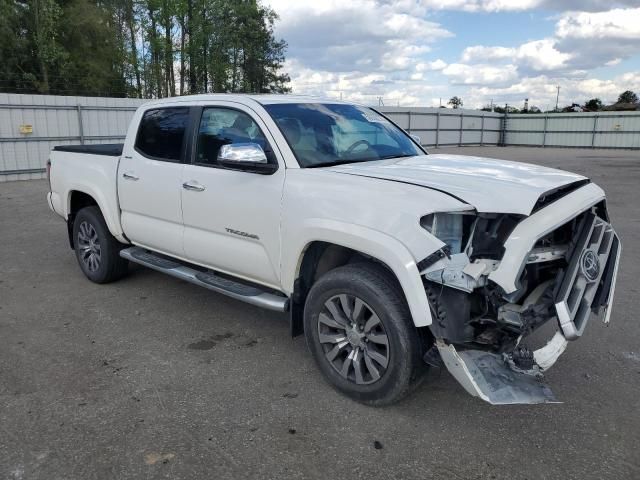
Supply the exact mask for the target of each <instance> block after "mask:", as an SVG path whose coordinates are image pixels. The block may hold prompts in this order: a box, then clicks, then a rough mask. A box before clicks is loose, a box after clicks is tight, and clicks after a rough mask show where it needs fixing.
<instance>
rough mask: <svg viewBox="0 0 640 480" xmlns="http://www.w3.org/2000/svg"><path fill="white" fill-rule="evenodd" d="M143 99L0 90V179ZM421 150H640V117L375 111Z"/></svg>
mask: <svg viewBox="0 0 640 480" xmlns="http://www.w3.org/2000/svg"><path fill="white" fill-rule="evenodd" d="M142 103H144V100H138V99H131V98H99V97H65V96H49V95H18V94H6V93H0V182H2V181H8V180H22V179H30V178H42V177H43V175H44V165H45V162H46V160H47V157H48V154H49V151H50V150H51V148H53V146H55V145H65V144H67V145H69V144H82V143H87V144H88V143H120V142H122V140H123V139H124V136H125V134H126V131H127V126H128V125H129V121H130V119H131V117H132V115H133V112H134V111H135V109H136V108H137V107H138V106H139V105H140V104H142ZM380 111H382V112H383V113H385V114H386V115H387V116H389V118H391V119H392V120H393V121H394V122H396V123H397V124H398V125H400V127H402V128H404V129H406V130H407V131H408V132H409V133H411V134H415V135H418V136H419V137H420V139H421V141H422V144H423V145H425V146H427V147H447V146H464V145H527V146H536V147H577V148H634V149H640V112H600V113H570V114H538V115H522V114H516V115H507V116H504V115H501V114H499V113H492V112H481V111H477V110H463V109H458V110H451V109H444V108H421V107H419V108H406V107H381V108H380Z"/></svg>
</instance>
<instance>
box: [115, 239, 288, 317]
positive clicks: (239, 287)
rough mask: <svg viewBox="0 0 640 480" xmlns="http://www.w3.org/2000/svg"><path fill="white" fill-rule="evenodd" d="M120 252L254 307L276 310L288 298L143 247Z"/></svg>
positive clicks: (280, 309)
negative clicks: (191, 266) (196, 267)
mask: <svg viewBox="0 0 640 480" xmlns="http://www.w3.org/2000/svg"><path fill="white" fill-rule="evenodd" d="M120 256H121V257H122V258H125V259H127V260H129V261H130V262H133V263H138V264H140V265H143V266H145V267H148V268H151V269H153V270H157V271H158V272H162V273H166V274H167V275H171V276H172V277H176V278H179V279H180V280H184V281H186V282H189V283H193V284H195V285H199V286H201V287H204V288H208V289H209V290H213V291H214V292H217V293H222V294H223V295H227V296H228V297H231V298H235V299H236V300H241V301H243V302H246V303H250V304H252V305H256V306H258V307H262V308H266V309H268V310H275V311H277V312H286V311H287V310H288V308H289V299H288V298H287V297H285V296H284V295H277V294H275V293H270V292H267V291H265V290H262V289H261V288H260V287H259V286H252V285H247V284H246V283H240V282H236V281H233V280H231V279H229V278H227V277H223V276H221V275H218V274H217V273H215V272H214V271H212V270H205V271H199V270H196V269H195V268H190V267H189V266H188V265H186V264H184V263H181V262H179V261H177V260H172V259H171V258H168V257H165V256H163V255H159V254H156V253H153V252H150V251H148V250H145V249H144V248H140V247H130V248H125V249H123V250H120Z"/></svg>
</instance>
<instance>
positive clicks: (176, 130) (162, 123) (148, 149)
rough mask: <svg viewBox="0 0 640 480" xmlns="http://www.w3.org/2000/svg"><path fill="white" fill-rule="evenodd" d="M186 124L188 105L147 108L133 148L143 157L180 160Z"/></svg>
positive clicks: (172, 160)
mask: <svg viewBox="0 0 640 480" xmlns="http://www.w3.org/2000/svg"><path fill="white" fill-rule="evenodd" d="M188 125H189V108H188V107H174V108H157V109H151V110H147V111H146V112H144V115H143V116H142V119H141V120H140V126H139V127H138V134H137V135H136V143H135V149H136V150H137V151H138V152H139V153H140V154H142V155H144V156H145V157H149V158H152V159H156V160H164V161H167V162H180V161H181V159H182V152H183V146H184V139H185V132H186V130H187V126H188Z"/></svg>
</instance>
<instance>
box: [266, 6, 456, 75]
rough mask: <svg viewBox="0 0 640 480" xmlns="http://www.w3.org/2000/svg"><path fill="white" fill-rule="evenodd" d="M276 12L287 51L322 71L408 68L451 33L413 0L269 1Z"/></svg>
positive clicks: (277, 30)
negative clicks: (435, 43)
mask: <svg viewBox="0 0 640 480" xmlns="http://www.w3.org/2000/svg"><path fill="white" fill-rule="evenodd" d="M270 4H271V6H272V7H273V8H274V9H275V10H276V11H277V12H278V14H279V15H280V21H279V22H278V23H277V25H276V33H277V35H278V36H281V37H283V38H285V39H286V40H287V42H288V44H289V51H288V54H289V56H294V57H296V58H299V59H302V60H303V61H304V63H305V65H306V66H309V67H313V68H316V69H319V70H324V71H335V72H344V71H362V72H370V71H378V70H397V69H407V68H409V67H410V66H411V64H412V63H414V58H415V57H416V56H417V55H420V54H423V53H425V52H427V51H428V50H429V45H430V44H433V43H434V42H437V41H439V40H442V39H444V38H448V37H451V36H453V34H452V33H451V32H449V31H448V30H447V29H445V28H444V27H442V26H441V25H440V24H438V23H436V22H432V21H430V20H427V19H426V18H425V11H424V9H423V8H422V7H421V6H420V5H419V4H417V3H416V2H415V1H405V2H402V1H401V2H381V1H376V0H349V1H338V0H322V1H320V2H304V1H296V2H290V1H286V0H272V1H271V2H270Z"/></svg>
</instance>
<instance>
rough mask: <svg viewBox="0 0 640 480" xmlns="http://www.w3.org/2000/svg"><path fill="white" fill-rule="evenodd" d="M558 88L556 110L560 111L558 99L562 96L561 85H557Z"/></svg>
mask: <svg viewBox="0 0 640 480" xmlns="http://www.w3.org/2000/svg"><path fill="white" fill-rule="evenodd" d="M556 88H557V89H558V93H557V94H556V112H557V111H558V99H559V98H560V85H558V86H557V87H556Z"/></svg>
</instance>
